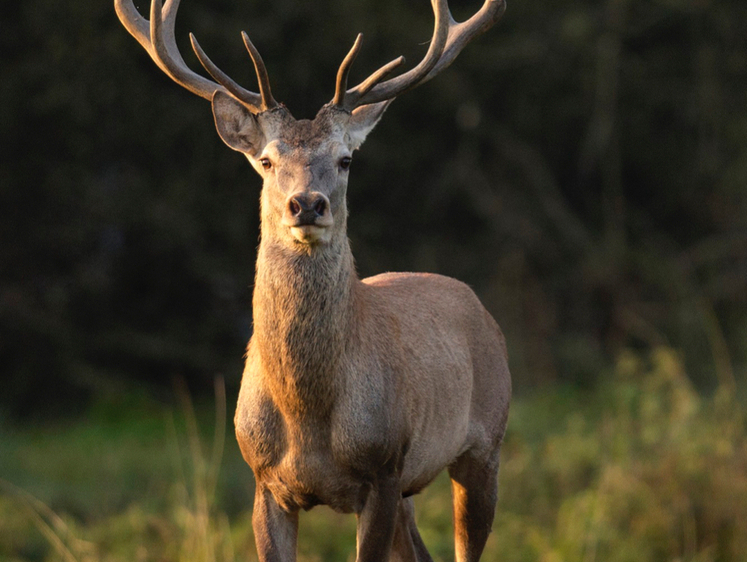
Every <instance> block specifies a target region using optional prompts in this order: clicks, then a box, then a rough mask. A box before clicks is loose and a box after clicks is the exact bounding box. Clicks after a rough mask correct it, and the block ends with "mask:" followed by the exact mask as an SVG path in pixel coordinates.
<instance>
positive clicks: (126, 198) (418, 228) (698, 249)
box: [0, 0, 747, 415]
mask: <svg viewBox="0 0 747 562" xmlns="http://www.w3.org/2000/svg"><path fill="white" fill-rule="evenodd" d="M451 3H452V5H453V8H454V11H455V13H456V14H457V16H458V17H464V16H465V15H466V14H468V13H469V12H470V11H471V10H473V9H475V8H476V6H475V4H479V2H477V1H476V0H472V1H471V2H467V1H466V0H465V1H461V2H460V1H459V0H452V2H451ZM146 5H147V2H141V3H139V8H140V9H141V10H145V7H146ZM746 9H747V8H746V6H745V3H744V2H743V1H741V0H707V1H701V2H694V1H690V0H667V1H664V0H661V1H653V2H651V1H643V0H604V1H602V2H598V1H589V0H586V1H582V0H558V1H555V2H552V3H550V2H547V1H534V2H517V3H511V4H510V6H509V7H508V10H507V12H506V15H505V17H504V19H503V20H502V21H501V23H500V24H499V25H498V26H497V27H496V28H495V29H494V30H491V31H490V32H489V33H488V34H487V35H485V36H484V37H481V38H480V39H479V40H477V41H475V42H474V43H473V44H472V45H470V46H469V47H468V48H467V49H466V50H465V51H464V52H463V53H462V54H461V55H460V57H459V59H458V60H457V61H456V63H455V64H454V65H453V66H452V67H451V68H450V69H448V71H446V72H445V73H444V74H443V75H441V76H439V77H438V79H437V80H434V81H433V82H431V83H429V84H427V85H425V86H423V87H422V89H418V90H417V91H415V92H412V93H408V94H407V95H404V96H402V98H401V99H399V100H397V102H396V103H394V104H393V105H392V107H391V108H390V109H389V110H388V112H387V115H386V118H385V119H384V120H383V122H382V123H381V125H380V126H379V129H378V130H377V131H376V132H375V133H374V134H373V135H371V138H370V139H369V140H368V141H367V144H366V145H365V147H364V150H363V151H362V152H361V155H360V156H359V157H358V158H357V159H356V164H355V169H354V171H353V176H352V179H351V188H350V207H351V220H350V223H349V224H350V236H351V239H352V241H353V248H354V252H355V255H356V259H357V263H358V266H359V269H360V271H361V274H363V275H370V274H374V273H379V272H382V271H387V270H428V271H436V272H441V273H445V274H448V275H452V276H456V277H458V278H460V279H463V280H465V281H466V282H468V283H470V284H471V285H473V286H474V287H475V288H476V290H477V292H478V293H479V294H480V296H481V297H482V299H483V301H484V302H485V303H486V304H487V306H488V308H489V309H490V310H491V311H492V312H493V313H494V315H495V316H496V318H497V319H498V320H499V322H500V324H501V325H502V326H503V327H504V330H505V332H506V334H507V337H508V342H509V346H510V351H511V358H512V359H511V360H512V367H513V370H514V372H516V373H517V374H519V375H520V376H519V377H517V382H518V386H520V387H528V386H533V385H536V384H537V383H545V382H550V381H564V382H571V383H580V384H591V383H593V382H594V379H595V378H596V377H597V375H598V374H599V373H600V372H602V371H604V369H606V368H609V367H610V366H611V364H612V360H613V358H614V357H615V356H616V355H617V353H619V352H620V350H621V349H624V348H627V347H636V348H644V347H645V348H653V347H655V346H658V345H662V344H665V345H671V346H672V347H674V348H677V349H681V350H683V355H684V359H685V361H686V363H687V365H688V367H690V369H689V372H690V374H691V376H693V377H695V378H697V381H696V382H697V383H698V385H699V387H701V388H708V387H710V388H712V387H713V386H715V384H716V383H717V381H718V382H723V381H724V380H726V379H729V378H743V373H744V365H745V361H746V360H747V347H745V345H744V342H745V341H747V338H745V334H746V333H747V324H746V323H745V319H746V318H747V300H745V299H747V297H746V296H745V295H746V294H747V293H745V291H744V279H745V275H744V272H745V264H746V263H747V253H746V252H747V250H745V249H746V248H747V243H745V241H746V238H745V233H746V232H747V224H745V217H747V208H746V207H745V205H747V198H746V197H745V186H747V148H746V147H747V101H745V100H746V99H747V98H745V96H744V91H745V89H747V82H746V81H745V76H747V71H746V70H747V43H746V41H747V39H746V38H747V34H746V33H744V22H745V21H747V13H746V11H745V10H746ZM6 17H7V18H8V20H7V21H8V25H7V26H6V27H7V28H8V29H7V30H5V32H4V33H3V34H2V37H0V43H1V44H2V46H3V57H2V60H0V69H1V72H2V76H3V81H2V84H1V85H0V128H1V130H2V133H3V137H4V138H5V139H7V140H8V142H7V143H6V145H7V146H5V148H4V150H3V153H2V157H1V159H0V241H1V243H0V369H1V370H2V373H3V375H4V376H5V378H4V381H3V382H4V385H5V386H4V387H3V393H2V395H0V402H1V403H2V406H3V408H4V409H10V410H12V413H13V414H31V415H60V414H65V413H67V409H68V406H67V404H74V405H80V404H81V403H83V400H82V399H85V398H86V397H90V396H97V397H100V396H101V395H106V394H107V393H116V392H117V390H116V389H117V388H120V386H121V385H123V381H129V380H132V379H134V380H135V384H136V385H144V384H149V385H155V386H157V387H163V386H168V382H169V381H170V379H171V377H172V376H174V375H175V374H176V375H179V376H183V377H186V378H187V379H189V381H190V382H191V383H192V385H193V387H194V388H201V389H203V390H206V391H209V389H210V381H212V379H213V377H214V375H215V373H225V374H226V376H227V377H228V383H229V386H231V385H233V386H235V385H236V384H237V381H238V377H239V373H240V370H241V354H242V350H243V347H244V345H245V342H246V340H247V339H248V336H249V334H250V331H251V330H250V324H251V320H250V319H251V309H250V302H251V296H250V288H249V287H250V284H251V279H252V271H253V261H254V251H253V249H254V247H255V246H256V239H257V220H258V209H257V206H258V204H257V189H258V187H259V182H258V180H257V179H256V178H255V177H254V175H253V173H252V171H251V170H250V169H249V167H248V166H247V165H246V162H244V161H243V160H242V158H240V157H239V156H238V155H236V154H234V153H233V152H232V151H230V150H228V149H227V148H225V147H224V146H222V145H221V143H220V141H219V139H218V138H217V135H216V134H215V132H214V130H213V129H214V128H213V125H212V119H211V116H210V111H209V108H208V105H207V104H206V103H205V102H204V101H203V100H199V99H196V98H194V97H193V96H191V95H190V94H188V93H187V92H184V91H182V90H181V89H180V88H179V87H178V86H176V85H174V84H172V83H171V82H170V81H169V80H168V79H167V78H165V77H164V76H162V74H161V73H160V71H158V69H157V68H156V67H155V65H154V64H153V63H152V62H151V61H150V60H149V59H148V57H147V55H146V54H145V53H144V52H143V51H142V49H141V48H140V47H139V45H137V43H136V42H135V41H134V40H133V39H132V38H131V37H129V35H127V33H126V32H125V31H124V29H123V28H122V27H121V25H120V24H119V22H118V21H117V20H116V17H115V15H114V10H113V6H112V5H111V2H110V1H109V0H107V1H102V2H91V1H90V0H71V1H68V2H65V3H60V2H57V3H55V2H48V1H46V0H29V1H26V2H22V3H19V2H16V3H14V4H13V5H12V6H9V8H8V14H7V15H6ZM431 17H432V16H431V14H430V13H429V9H428V2H427V1H425V0H422V1H418V2H403V1H398V0H376V1H374V0H366V1H363V2H349V1H343V0H320V1H316V2H291V1H284V2H275V3H273V4H272V5H265V4H264V3H261V2H258V0H246V1H229V0H221V1H219V2H205V1H204V0H190V1H188V2H184V3H183V5H182V7H181V13H180V16H179V21H178V22H177V35H178V39H179V41H181V46H182V50H183V51H184V52H185V57H186V60H187V62H188V63H189V64H191V65H193V66H194V67H197V66H196V63H195V59H194V57H193V56H192V55H191V54H190V53H189V46H188V44H187V41H186V37H187V33H188V31H194V32H195V33H196V35H197V36H198V37H199V38H200V40H201V43H202V44H203V45H204V47H205V48H206V50H207V51H208V52H209V53H210V54H211V56H213V58H214V59H215V60H216V61H217V62H218V63H219V64H220V65H221V66H222V67H223V68H225V69H226V71H228V72H229V73H230V74H232V75H234V76H236V78H237V79H238V80H239V81H240V82H242V83H244V84H246V85H247V86H248V87H253V77H252V76H251V74H252V73H251V69H250V65H249V61H248V57H247V55H246V53H245V51H244V49H243V48H242V46H241V44H240V38H239V32H240V30H241V29H246V30H247V31H248V32H250V34H251V35H252V37H253V38H254V40H255V43H256V44H257V45H258V46H259V48H260V50H261V51H262V53H263V55H264V58H265V60H266V62H267V64H268V67H269V71H270V76H271V78H272V83H273V87H274V91H275V93H276V95H277V97H278V99H280V100H282V101H284V102H285V103H287V105H288V106H289V107H290V108H291V110H292V111H293V112H294V114H296V115H297V116H299V117H310V116H312V115H313V114H314V113H315V111H316V110H317V109H318V108H319V107H320V106H321V105H322V104H323V103H324V102H325V101H327V100H328V99H329V98H330V97H331V95H332V90H333V83H334V75H335V72H336V68H337V65H338V64H339V62H340V60H341V58H342V57H343V56H344V54H345V52H346V51H347V49H348V48H349V46H350V44H351V42H352V40H353V38H354V35H355V33H356V32H357V31H359V30H360V31H362V32H364V33H365V36H366V39H365V43H364V47H363V50H362V52H361V54H360V56H359V59H358V61H357V62H356V65H355V67H354V69H353V76H352V77H351V79H352V80H356V79H360V78H361V77H363V76H365V75H366V74H367V73H368V72H370V71H372V69H375V68H378V66H379V65H381V64H382V63H383V62H384V61H388V60H391V59H392V58H394V57H395V56H397V55H399V54H404V55H406V56H407V59H408V61H410V63H409V64H412V63H413V62H414V61H417V60H418V59H419V57H420V56H421V55H422V54H423V52H424V50H425V48H426V47H425V45H424V44H423V42H425V41H427V38H428V36H429V33H430V26H431ZM371 202H375V204H371ZM164 383H165V384H164Z"/></svg>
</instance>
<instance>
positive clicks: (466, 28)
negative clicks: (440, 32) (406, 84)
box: [421, 0, 506, 83]
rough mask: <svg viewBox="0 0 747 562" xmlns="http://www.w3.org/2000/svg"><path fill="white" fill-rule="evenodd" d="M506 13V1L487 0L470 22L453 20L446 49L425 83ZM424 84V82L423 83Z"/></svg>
mask: <svg viewBox="0 0 747 562" xmlns="http://www.w3.org/2000/svg"><path fill="white" fill-rule="evenodd" d="M505 12H506V0H485V3H484V4H483V5H482V7H481V8H480V9H479V10H478V11H477V12H476V13H475V14H474V15H473V16H472V17H471V18H469V19H468V20H466V21H463V22H462V23H457V22H455V21H454V20H453V19H452V20H451V26H450V29H449V37H448V40H447V41H446V47H444V51H443V53H442V54H441V58H440V59H439V60H438V63H436V65H435V66H434V67H433V68H432V69H431V71H430V72H429V73H428V75H427V76H426V77H425V79H424V80H423V82H426V81H428V80H430V79H431V78H433V77H434V76H436V75H437V74H439V73H440V72H441V71H442V70H444V69H445V68H446V67H448V66H449V65H450V64H451V63H452V62H454V59H456V58H457V56H458V55H459V53H461V52H462V49H464V47H466V46H467V43H469V42H470V41H472V39H474V38H475V37H478V36H480V35H482V34H483V33H485V32H486V31H487V30H488V29H490V28H491V27H493V26H494V25H495V24H496V23H498V20H500V19H501V18H502V17H503V14H504V13H505ZM421 83H422V82H421Z"/></svg>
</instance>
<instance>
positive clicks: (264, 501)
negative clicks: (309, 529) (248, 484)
mask: <svg viewBox="0 0 747 562" xmlns="http://www.w3.org/2000/svg"><path fill="white" fill-rule="evenodd" d="M252 527H253V528H254V540H255V542H256V543H257V554H258V555H259V562H294V561H295V559H296V542H297V539H298V512H297V511H294V512H291V513H289V512H287V511H285V510H283V509H282V508H281V507H280V506H279V505H278V504H277V502H276V501H275V498H273V497H272V494H271V493H270V491H269V490H268V489H267V488H265V487H264V486H262V485H261V484H260V483H259V482H258V483H257V489H256V490H255V492H254V512H253V513H252Z"/></svg>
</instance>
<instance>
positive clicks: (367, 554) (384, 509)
mask: <svg viewBox="0 0 747 562" xmlns="http://www.w3.org/2000/svg"><path fill="white" fill-rule="evenodd" d="M401 497H402V493H401V492H400V489H399V478H397V476H396V475H393V474H392V475H386V476H384V477H381V478H378V479H377V482H376V483H375V485H374V487H373V488H372V489H371V491H370V492H369V493H368V497H367V498H366V503H365V505H364V506H363V510H362V511H361V513H360V514H359V515H358V529H357V539H358V552H357V557H356V562H384V561H386V560H388V559H389V552H390V551H391V549H392V541H393V538H394V529H395V525H396V523H397V511H398V508H399V502H400V499H401Z"/></svg>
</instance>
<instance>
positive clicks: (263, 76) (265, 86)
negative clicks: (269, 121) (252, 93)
mask: <svg viewBox="0 0 747 562" xmlns="http://www.w3.org/2000/svg"><path fill="white" fill-rule="evenodd" d="M241 38H242V39H243V40H244V46H245V47H246V50H247V51H249V56H250V57H251V58H252V62H253V63H254V71H255V72H256V73H257V80H258V82H259V95H260V98H261V103H262V110H263V111H264V110H267V109H273V108H275V107H277V106H278V105H279V104H278V102H276V101H275V98H273V97H272V91H271V90H270V76H269V75H268V74H267V67H265V62H264V61H263V60H262V56H261V55H260V54H259V51H258V50H257V48H256V47H255V46H254V43H252V41H251V39H249V35H247V33H246V32H245V31H242V32H241Z"/></svg>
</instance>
